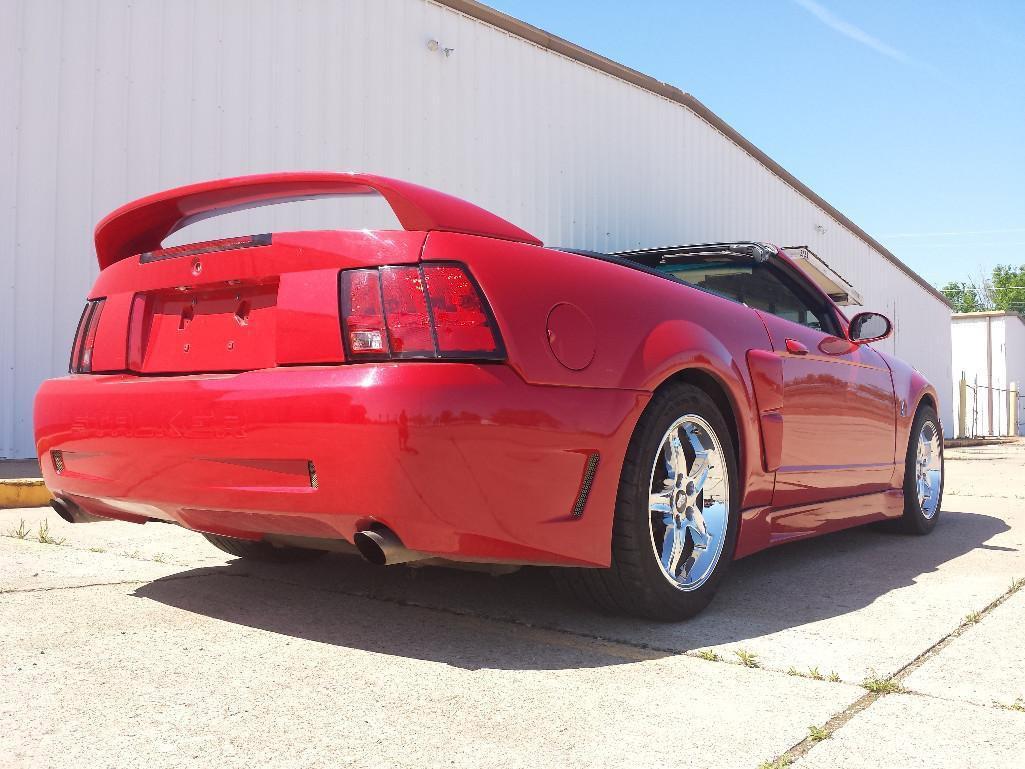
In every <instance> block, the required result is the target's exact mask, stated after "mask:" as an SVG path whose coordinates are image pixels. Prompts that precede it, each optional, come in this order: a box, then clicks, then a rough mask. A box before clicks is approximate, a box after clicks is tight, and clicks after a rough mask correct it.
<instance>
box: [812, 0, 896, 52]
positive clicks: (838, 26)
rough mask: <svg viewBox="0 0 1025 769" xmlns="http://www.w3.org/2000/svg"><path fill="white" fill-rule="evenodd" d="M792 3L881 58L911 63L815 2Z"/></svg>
mask: <svg viewBox="0 0 1025 769" xmlns="http://www.w3.org/2000/svg"><path fill="white" fill-rule="evenodd" d="M794 2H795V3H797V4H798V5H799V6H801V7H802V8H804V10H806V11H807V12H808V13H810V14H811V15H812V16H814V17H815V18H816V19H818V20H819V21H821V22H822V23H823V24H825V25H826V26H827V27H829V28H830V29H832V30H833V31H835V32H839V33H840V34H841V35H843V36H844V37H847V38H850V39H851V40H853V41H855V42H856V43H861V44H862V45H864V46H866V47H868V48H871V49H872V50H873V51H875V52H876V53H881V54H882V55H883V56H888V57H889V58H891V59H894V60H895V61H900V62H904V63H910V62H911V58H910V57H909V56H908V55H907V54H906V53H904V52H903V51H899V50H897V49H896V48H894V47H893V46H890V45H887V44H886V43H884V42H883V41H882V40H880V39H879V38H876V37H873V36H872V35H870V34H868V32H866V31H865V30H863V29H862V28H861V27H858V26H855V25H854V24H851V23H850V22H849V21H844V20H843V19H841V18H840V17H839V16H836V15H835V14H834V13H833V12H832V11H830V10H828V9H827V8H823V7H822V6H821V5H819V4H818V3H817V2H815V0H794Z"/></svg>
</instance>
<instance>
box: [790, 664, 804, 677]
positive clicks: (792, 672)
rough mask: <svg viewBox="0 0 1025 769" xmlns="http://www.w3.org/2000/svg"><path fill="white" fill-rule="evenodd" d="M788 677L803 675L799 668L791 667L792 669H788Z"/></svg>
mask: <svg viewBox="0 0 1025 769" xmlns="http://www.w3.org/2000/svg"><path fill="white" fill-rule="evenodd" d="M787 675H788V676H799V675H801V671H800V670H798V669H797V668H795V667H794V666H793V665H791V666H790V667H788V668H787Z"/></svg>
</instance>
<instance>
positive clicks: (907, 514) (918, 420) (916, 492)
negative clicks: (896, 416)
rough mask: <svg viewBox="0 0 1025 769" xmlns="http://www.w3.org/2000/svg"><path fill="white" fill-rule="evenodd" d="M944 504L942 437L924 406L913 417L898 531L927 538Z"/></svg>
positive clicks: (936, 420)
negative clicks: (922, 535) (941, 505)
mask: <svg viewBox="0 0 1025 769" xmlns="http://www.w3.org/2000/svg"><path fill="white" fill-rule="evenodd" d="M942 501H943V433H942V431H941V430H940V420H939V418H938V417H937V416H936V411H935V410H934V409H933V408H932V407H931V406H928V405H923V406H922V407H921V408H919V409H918V413H916V414H915V421H914V422H913V423H912V425H911V437H910V439H909V440H908V450H907V454H906V456H905V460H904V515H903V516H902V517H901V518H900V519H898V521H899V527H900V529H901V530H902V531H906V532H908V533H909V534H928V533H929V532H930V531H932V530H933V529H934V528H935V527H936V521H937V520H938V519H939V517H940V504H941V503H942Z"/></svg>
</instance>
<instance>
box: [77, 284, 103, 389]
mask: <svg viewBox="0 0 1025 769" xmlns="http://www.w3.org/2000/svg"><path fill="white" fill-rule="evenodd" d="M104 301H105V300H103V299H94V300H93V301H91V302H89V303H88V304H86V306H85V309H84V310H83V311H82V317H81V319H80V320H79V321H78V331H76V332H75V344H74V345H73V346H72V348H71V365H70V366H69V370H70V372H71V373H72V374H88V373H89V372H91V371H92V370H93V347H95V345H96V330H97V329H98V328H99V326H100V313H102V312H103V302H104Z"/></svg>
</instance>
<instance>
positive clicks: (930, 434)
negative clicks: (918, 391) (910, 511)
mask: <svg viewBox="0 0 1025 769" xmlns="http://www.w3.org/2000/svg"><path fill="white" fill-rule="evenodd" d="M941 440H942V438H941V437H940V434H939V430H938V429H937V427H936V424H935V423H933V422H931V421H929V420H926V421H925V422H923V423H922V429H921V430H920V431H919V432H918V451H917V453H916V455H915V483H916V486H917V488H918V506H919V508H921V510H922V515H924V516H925V517H926V518H927V519H929V518H932V517H933V516H934V515H936V511H937V510H938V509H939V501H940V488H941V485H942V481H943V458H942V456H941V453H940V452H941V451H942V446H941V444H940V441H941Z"/></svg>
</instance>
